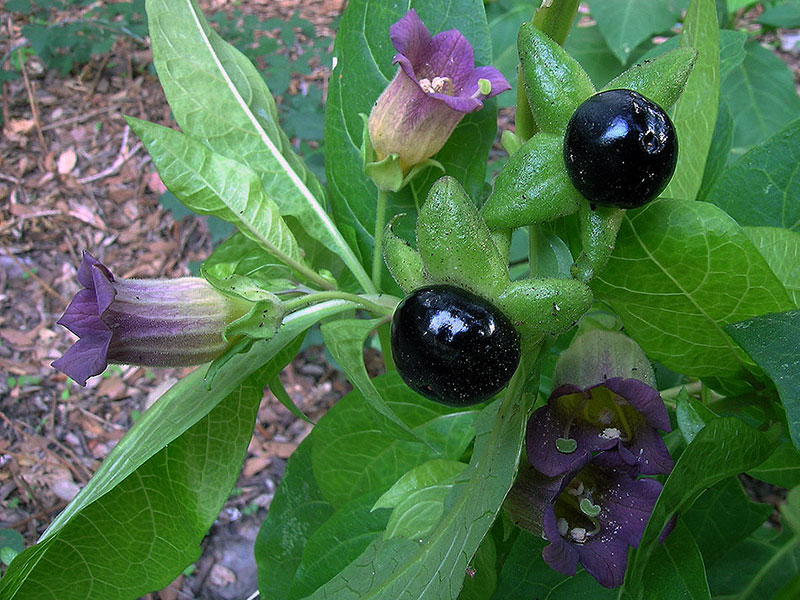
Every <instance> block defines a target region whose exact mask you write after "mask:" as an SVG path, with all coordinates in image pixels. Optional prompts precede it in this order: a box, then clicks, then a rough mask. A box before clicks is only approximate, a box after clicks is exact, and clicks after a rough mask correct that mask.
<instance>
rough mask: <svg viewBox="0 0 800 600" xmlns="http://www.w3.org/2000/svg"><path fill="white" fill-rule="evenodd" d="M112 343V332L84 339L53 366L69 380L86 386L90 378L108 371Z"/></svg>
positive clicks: (75, 344) (71, 347) (54, 362)
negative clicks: (107, 356)
mask: <svg viewBox="0 0 800 600" xmlns="http://www.w3.org/2000/svg"><path fill="white" fill-rule="evenodd" d="M109 342H111V331H110V330H108V331H106V332H105V333H102V334H100V333H98V334H97V335H92V336H89V337H84V338H81V339H79V340H78V341H77V342H75V343H74V344H73V345H72V346H70V348H69V349H67V351H66V352H65V353H64V355H63V356H62V357H61V358H59V359H57V360H54V361H53V362H52V363H51V365H52V366H53V368H55V369H58V370H59V371H61V372H62V373H64V374H65V375H67V376H68V377H69V378H71V379H73V380H74V381H76V382H78V383H79V384H81V385H83V386H85V385H86V380H87V379H89V377H93V376H95V375H99V374H100V373H102V372H103V371H105V370H106V367H107V366H108V362H107V361H106V354H107V352H108V344H109Z"/></svg>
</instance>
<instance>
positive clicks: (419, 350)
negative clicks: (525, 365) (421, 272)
mask: <svg viewBox="0 0 800 600" xmlns="http://www.w3.org/2000/svg"><path fill="white" fill-rule="evenodd" d="M392 356H393V358H394V362H395V365H396V366H397V372H398V373H399V374H400V376H401V377H402V378H403V381H405V382H406V383H407V384H408V386H409V387H411V388H412V389H413V390H414V391H416V392H417V393H419V394H422V395H423V396H425V397H426V398H430V399H431V400H435V401H437V402H441V403H442V404H449V405H451V406H467V405H470V404H476V403H478V402H482V401H483V400H486V399H488V398H491V397H492V396H494V395H495V394H496V393H497V392H499V391H500V390H501V389H503V388H504V387H505V385H506V384H507V383H508V380H509V379H511V376H512V375H513V374H514V371H516V369H517V365H518V364H519V357H520V345H519V334H518V333H517V331H516V329H514V326H513V325H512V324H511V321H509V320H508V318H507V317H506V316H505V315H504V314H503V313H501V312H500V311H499V310H498V309H497V308H495V307H494V306H492V305H491V304H489V303H488V302H487V301H486V300H484V299H483V298H480V297H478V296H476V295H475V294H472V293H470V292H466V291H464V290H462V289H459V288H456V287H453V286H449V285H432V286H428V287H424V288H420V289H418V290H416V291H414V292H412V293H410V294H409V295H408V296H406V297H405V298H403V300H402V301H401V302H400V304H398V305H397V308H396V309H395V312H394V317H393V318H392Z"/></svg>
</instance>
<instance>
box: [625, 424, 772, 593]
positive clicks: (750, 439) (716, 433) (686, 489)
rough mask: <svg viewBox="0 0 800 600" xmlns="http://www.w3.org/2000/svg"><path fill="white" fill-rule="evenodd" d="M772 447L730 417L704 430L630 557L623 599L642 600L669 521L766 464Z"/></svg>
mask: <svg viewBox="0 0 800 600" xmlns="http://www.w3.org/2000/svg"><path fill="white" fill-rule="evenodd" d="M769 453H770V446H769V443H768V442H767V440H766V438H765V437H764V435H763V434H761V433H760V432H758V431H756V430H755V429H753V428H752V427H750V426H749V425H746V424H745V423H744V422H742V421H740V420H739V419H736V418H733V417H723V418H720V419H717V420H715V421H712V422H711V423H709V424H708V425H706V426H705V427H704V428H703V429H702V430H701V431H700V432H699V433H698V434H697V436H695V438H694V440H693V441H692V443H691V444H689V446H688V447H687V448H686V450H684V451H683V453H682V454H681V456H680V457H679V458H678V460H677V462H676V463H675V467H674V468H673V470H672V473H671V474H670V476H669V477H668V478H667V481H666V483H665V484H664V489H663V490H662V491H661V494H660V495H659V497H658V500H657V501H656V504H655V506H654V507H653V512H652V513H651V515H650V520H649V521H648V522H647V528H646V529H645V531H644V535H643V536H642V541H641V543H640V545H639V548H638V549H637V550H636V551H635V552H634V553H633V554H631V555H630V557H629V561H628V570H627V571H626V573H625V587H624V592H625V597H627V598H641V597H643V596H642V592H643V589H644V588H643V586H644V585H645V579H644V575H645V573H646V572H647V568H648V565H649V561H650V560H651V556H652V555H653V553H654V551H655V549H656V547H657V545H658V537H659V535H660V533H661V531H662V529H663V528H664V526H665V525H666V524H667V522H668V521H669V519H670V518H671V517H672V516H673V515H674V514H675V513H676V512H678V511H683V510H685V509H686V508H687V507H688V506H690V505H691V503H692V501H693V500H694V499H695V498H696V497H697V496H698V494H700V493H701V492H702V491H704V490H705V489H706V488H708V487H709V486H712V485H714V484H715V483H717V482H718V481H722V480H723V479H725V478H727V477H730V476H732V475H736V474H738V473H741V472H742V471H746V470H747V469H750V468H752V467H755V466H756V465H758V464H760V463H761V462H763V461H764V459H765V458H766V457H767V456H768V455H769Z"/></svg>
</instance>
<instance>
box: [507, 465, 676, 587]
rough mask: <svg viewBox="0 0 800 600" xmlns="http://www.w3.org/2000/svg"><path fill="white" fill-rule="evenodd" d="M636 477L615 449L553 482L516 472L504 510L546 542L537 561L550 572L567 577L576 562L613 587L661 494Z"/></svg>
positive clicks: (528, 470)
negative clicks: (551, 570)
mask: <svg viewBox="0 0 800 600" xmlns="http://www.w3.org/2000/svg"><path fill="white" fill-rule="evenodd" d="M637 474H638V472H637V468H636V467H635V466H631V465H629V464H628V463H626V462H625V461H624V460H622V458H621V457H620V455H619V453H618V452H617V451H616V450H609V451H606V452H600V453H599V454H596V455H594V456H593V457H591V458H589V459H584V461H583V462H582V463H580V464H577V465H575V468H574V469H573V470H571V471H569V472H567V473H565V474H562V475H559V476H558V477H547V476H546V475H543V474H542V473H539V472H538V471H536V470H535V469H534V468H533V467H521V468H520V474H519V476H518V478H517V481H516V482H515V484H514V486H513V487H512V489H511V491H510V492H509V495H508V497H507V498H506V504H505V507H506V509H507V510H508V512H509V514H510V516H511V517H512V519H513V520H514V522H515V523H516V524H517V525H518V526H520V527H522V528H524V529H526V530H528V531H532V532H534V533H537V534H542V535H543V536H544V537H545V539H547V541H548V542H549V545H548V546H546V547H545V548H544V549H543V550H542V558H544V560H545V562H546V563H547V564H548V565H550V567H552V568H553V569H555V570H556V571H558V572H559V573H563V574H564V575H570V576H572V575H574V574H575V571H576V570H577V567H578V564H579V563H580V564H581V565H583V568H584V569H586V571H588V572H589V574H590V575H592V577H594V578H595V579H597V581H598V582H600V584H601V585H603V586H605V587H609V588H610V587H617V586H619V585H621V584H622V580H623V578H624V576H625V569H626V568H627V564H628V547H633V548H636V547H637V546H638V545H639V542H640V541H641V538H642V534H643V533H644V529H645V526H646V525H647V520H648V519H649V517H650V513H651V512H652V510H653V506H654V505H655V502H656V499H657V498H658V495H659V493H660V492H661V489H662V485H661V484H660V483H659V482H658V481H656V480H655V479H646V478H639V479H637Z"/></svg>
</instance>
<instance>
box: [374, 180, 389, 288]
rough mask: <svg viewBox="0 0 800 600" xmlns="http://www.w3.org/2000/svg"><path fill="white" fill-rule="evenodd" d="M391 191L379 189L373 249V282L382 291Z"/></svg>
mask: <svg viewBox="0 0 800 600" xmlns="http://www.w3.org/2000/svg"><path fill="white" fill-rule="evenodd" d="M388 199H389V192H386V191H384V190H379V191H378V205H377V207H376V209H375V245H374V246H373V250H372V284H373V285H374V286H375V288H376V289H377V290H378V291H380V289H381V272H382V271H383V227H384V225H385V224H386V203H387V201H388Z"/></svg>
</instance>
